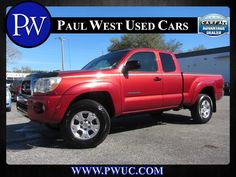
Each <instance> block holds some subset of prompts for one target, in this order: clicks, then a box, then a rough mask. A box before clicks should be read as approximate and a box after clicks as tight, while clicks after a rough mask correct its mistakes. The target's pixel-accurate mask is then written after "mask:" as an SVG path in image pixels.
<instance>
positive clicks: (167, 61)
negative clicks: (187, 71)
mask: <svg viewBox="0 0 236 177" xmlns="http://www.w3.org/2000/svg"><path fill="white" fill-rule="evenodd" d="M160 58H161V63H162V68H163V71H164V72H172V71H175V69H176V68H175V63H174V60H173V58H172V56H171V55H170V54H167V53H160Z"/></svg>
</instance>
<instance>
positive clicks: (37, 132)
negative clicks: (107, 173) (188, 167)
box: [6, 96, 230, 164]
mask: <svg viewBox="0 0 236 177" xmlns="http://www.w3.org/2000/svg"><path fill="white" fill-rule="evenodd" d="M229 99H230V97H229V96H224V97H223V99H221V100H220V101H218V102H217V113H215V114H213V117H212V119H211V120H210V122H208V123H207V124H200V125H199V124H194V123H193V122H192V120H191V119H190V113H189V111H188V110H181V111H178V112H175V111H168V112H165V113H164V114H163V115H162V116H161V121H160V120H159V119H160V117H159V118H158V117H155V116H150V115H149V114H139V115H137V116H129V117H121V118H118V119H114V120H112V128H111V132H110V134H109V135H108V137H107V138H106V140H105V141H104V142H103V143H102V144H100V145H99V146H97V147H96V148H92V149H71V148H69V147H66V146H65V143H64V141H63V139H62V137H61V135H60V133H59V132H57V131H53V130H50V129H48V128H46V127H45V126H44V125H41V124H38V123H34V122H30V121H29V120H28V119H26V118H24V117H22V116H21V115H20V114H19V113H18V112H17V111H16V109H15V108H13V109H12V111H11V112H9V113H7V121H6V122H7V125H6V126H7V127H6V131H7V132H6V133H7V139H6V141H7V149H6V151H7V152H6V153H7V154H6V155H7V163H8V164H228V163H229V159H230V155H229V150H230V142H229V138H230V134H229V124H230V121H229ZM13 107H14V105H13Z"/></svg>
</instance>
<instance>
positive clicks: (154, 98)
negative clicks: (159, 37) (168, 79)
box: [121, 52, 162, 113]
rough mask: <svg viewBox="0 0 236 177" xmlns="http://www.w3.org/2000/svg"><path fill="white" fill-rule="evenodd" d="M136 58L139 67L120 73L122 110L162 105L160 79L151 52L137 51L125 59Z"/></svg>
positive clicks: (154, 57)
mask: <svg viewBox="0 0 236 177" xmlns="http://www.w3.org/2000/svg"><path fill="white" fill-rule="evenodd" d="M132 60H137V61H139V63H140V65H141V66H140V68H139V69H136V70H133V71H129V72H128V74H127V75H122V78H121V81H122V86H123V88H122V89H123V95H124V103H123V112H124V113H128V112H135V111H140V110H151V109H156V108H160V107H161V106H162V81H161V78H160V76H159V74H158V65H157V60H156V56H155V54H154V53H153V52H137V53H135V54H133V55H131V57H129V59H128V60H127V61H132Z"/></svg>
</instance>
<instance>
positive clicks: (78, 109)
mask: <svg viewBox="0 0 236 177" xmlns="http://www.w3.org/2000/svg"><path fill="white" fill-rule="evenodd" d="M223 83H224V82H223V77H222V76H221V75H208V74H207V75H206V74H187V73H186V74H185V73H182V72H181V71H180V67H179V64H178V61H177V59H176V57H175V55H174V54H173V53H170V52H166V51H162V50H156V49H146V48H141V49H130V50H122V51H117V52H111V53H108V54H106V55H103V56H101V57H98V58H96V59H94V60H93V61H91V62H90V63H88V64H87V65H86V66H85V67H84V68H82V70H79V71H65V72H51V73H46V74H43V75H42V76H41V77H38V78H37V79H36V80H35V81H32V80H31V81H25V82H24V81H23V84H26V85H28V87H29V88H31V89H33V90H31V91H29V92H27V93H28V97H27V99H25V98H23V99H22V98H21V97H20V96H19V98H18V103H17V107H18V110H21V111H22V110H24V111H23V112H24V113H26V114H27V115H28V117H29V118H30V119H31V120H33V121H38V122H42V123H46V124H51V125H60V128H61V131H62V134H63V135H64V138H65V140H66V141H67V142H69V143H70V144H71V145H72V146H74V147H78V148H85V147H95V146H97V145H98V144H100V143H101V142H102V141H103V140H104V139H105V138H106V136H107V134H108V133H109V131H110V126H111V120H110V119H111V118H114V117H119V116H121V115H126V114H131V113H139V112H155V111H156V112H157V113H159V114H160V113H162V112H163V111H167V110H171V109H173V110H179V109H182V108H183V109H189V110H190V111H191V115H192V118H193V120H194V121H195V122H197V123H206V122H208V121H209V120H210V118H211V117H212V113H213V112H216V100H219V99H220V98H221V97H222V95H223ZM22 88H24V85H22ZM27 93H25V94H26V95H27ZM21 96H24V94H23V95H21Z"/></svg>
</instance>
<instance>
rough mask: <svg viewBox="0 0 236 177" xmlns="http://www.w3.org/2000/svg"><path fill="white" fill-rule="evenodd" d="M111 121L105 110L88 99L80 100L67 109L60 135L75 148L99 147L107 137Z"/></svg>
mask: <svg viewBox="0 0 236 177" xmlns="http://www.w3.org/2000/svg"><path fill="white" fill-rule="evenodd" d="M110 127H111V121H110V117H109V114H108V113H107V110H106V109H105V108H104V107H103V106H102V105H101V104H100V103H98V102H96V101H94V100H90V99H84V100H80V101H78V102H77V103H75V104H73V105H72V106H70V107H69V109H68V111H67V113H66V115H65V117H64V121H63V123H62V128H61V130H62V135H63V137H64V139H65V141H66V142H68V143H69V144H70V145H72V146H73V147H75V148H91V147H96V146H97V145H99V144H100V143H101V142H102V141H103V140H104V139H105V138H106V136H107V135H108V133H109V131H110Z"/></svg>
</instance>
